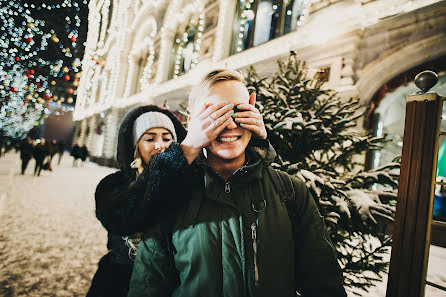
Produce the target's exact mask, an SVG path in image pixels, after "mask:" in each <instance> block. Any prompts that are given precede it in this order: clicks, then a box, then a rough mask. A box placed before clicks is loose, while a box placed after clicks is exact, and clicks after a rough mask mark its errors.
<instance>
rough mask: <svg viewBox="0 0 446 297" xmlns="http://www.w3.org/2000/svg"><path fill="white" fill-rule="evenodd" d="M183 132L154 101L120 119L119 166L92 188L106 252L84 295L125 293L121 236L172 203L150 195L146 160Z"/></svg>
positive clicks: (127, 262)
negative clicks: (104, 236)
mask: <svg viewBox="0 0 446 297" xmlns="http://www.w3.org/2000/svg"><path fill="white" fill-rule="evenodd" d="M185 135H186V131H185V129H184V127H183V126H182V125H181V123H180V122H179V121H178V119H176V118H175V116H174V115H172V114H171V113H170V112H169V111H167V110H164V109H161V108H159V107H157V106H153V105H148V106H141V107H137V108H135V109H133V110H131V111H130V112H129V113H127V115H126V116H125V117H124V119H123V120H122V123H121V126H120V128H119V135H118V146H117V159H118V162H119V165H120V170H119V171H118V172H115V173H113V174H110V175H108V176H106V177H105V178H104V179H103V180H101V181H100V183H99V184H98V186H97V188H96V193H95V198H96V216H97V218H98V219H99V220H100V221H101V223H102V225H103V226H104V227H105V228H106V229H107V231H108V243H107V248H108V249H109V250H110V251H109V253H108V254H106V255H105V256H104V257H103V258H102V259H101V260H100V262H99V265H98V270H97V272H96V274H95V276H94V278H93V281H92V284H91V287H90V290H89V291H88V293H87V296H88V297H93V296H127V291H128V286H129V281H130V277H131V274H132V269H133V260H132V259H131V258H130V256H131V255H130V254H129V248H128V246H126V241H124V239H123V238H122V237H123V236H131V235H134V234H135V233H137V232H142V231H144V230H145V229H146V228H148V227H150V226H151V225H153V224H154V223H156V222H158V221H159V220H160V219H161V218H162V217H163V216H168V215H170V214H172V209H173V208H174V207H172V205H175V204H177V203H176V202H175V201H172V198H171V199H163V198H164V197H159V195H158V196H157V195H156V194H154V195H152V193H153V192H154V191H155V192H156V186H154V185H151V184H150V176H151V172H152V168H149V166H148V164H149V162H150V160H151V159H152V157H153V156H154V155H156V154H158V153H161V152H164V151H165V150H166V149H167V148H169V146H171V144H172V143H173V145H172V146H173V147H176V149H177V150H178V147H179V145H178V143H177V142H181V141H182V140H183V139H184V137H185ZM156 172H157V174H158V173H159V171H156ZM152 196H153V197H152ZM173 199H175V198H173ZM178 200H180V199H178ZM179 204H181V203H179ZM128 243H130V245H131V243H132V240H129V241H128Z"/></svg>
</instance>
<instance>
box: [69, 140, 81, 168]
mask: <svg viewBox="0 0 446 297" xmlns="http://www.w3.org/2000/svg"><path fill="white" fill-rule="evenodd" d="M80 151H81V149H80V147H79V144H78V143H77V142H76V143H75V144H74V145H73V147H72V148H71V153H70V154H71V156H72V157H73V167H77V165H78V160H79V158H80Z"/></svg>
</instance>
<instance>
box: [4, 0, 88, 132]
mask: <svg viewBox="0 0 446 297" xmlns="http://www.w3.org/2000/svg"><path fill="white" fill-rule="evenodd" d="M86 5H87V2H86V1H83V2H81V1H75V0H64V1H43V0H39V1H31V2H29V1H28V2H26V1H8V0H0V19H1V22H2V26H1V27H0V34H1V41H0V43H1V49H0V100H1V102H0V137H9V138H23V137H24V135H25V134H26V133H27V132H28V131H29V130H31V129H32V128H33V127H34V126H37V125H40V124H41V123H42V121H41V120H42V118H43V117H44V116H47V115H49V114H51V112H52V110H53V108H52V107H51V103H52V102H53V101H54V102H55V103H56V105H58V106H59V107H60V113H63V112H65V111H70V110H73V109H74V101H75V95H76V92H75V88H76V86H77V81H78V78H77V77H78V72H79V71H80V69H81V68H80V67H81V65H80V59H81V58H82V55H83V45H82V42H83V41H84V40H85V38H86V26H85V25H84V26H83V27H81V25H80V24H81V18H83V19H86V18H87V9H86ZM81 8H82V9H81ZM79 41H80V42H81V43H79ZM73 88H74V90H73ZM62 103H63V105H64V107H62V106H61V105H62ZM60 113H59V111H58V113H57V114H60Z"/></svg>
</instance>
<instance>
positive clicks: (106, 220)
mask: <svg viewBox="0 0 446 297" xmlns="http://www.w3.org/2000/svg"><path fill="white" fill-rule="evenodd" d="M143 198H144V189H143V188H142V187H134V186H132V184H131V183H130V182H129V181H128V180H127V179H126V178H125V176H124V174H123V173H122V172H121V171H118V172H116V173H112V174H110V175H108V176H106V177H105V178H104V179H102V180H101V181H100V182H99V184H98V186H97V187H96V192H95V200H96V217H97V218H98V220H99V221H101V223H102V225H103V226H104V227H105V229H107V231H109V232H110V233H113V234H116V235H122V236H125V235H131V234H134V233H136V232H139V231H141V230H142V226H141V228H138V218H135V216H134V213H135V209H136V205H137V204H138V203H141V201H142V200H143ZM140 229H141V230H140Z"/></svg>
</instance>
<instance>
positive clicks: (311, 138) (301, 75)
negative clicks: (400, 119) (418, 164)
mask: <svg viewBox="0 0 446 297" xmlns="http://www.w3.org/2000/svg"><path fill="white" fill-rule="evenodd" d="M246 83H247V85H248V89H249V91H250V92H255V93H256V94H257V107H258V109H259V110H260V112H261V113H262V115H263V118H264V122H265V126H266V128H267V131H268V139H269V140H270V141H271V143H272V145H273V147H274V148H275V149H276V151H277V153H278V157H277V160H276V162H275V163H274V164H273V166H275V167H276V168H278V169H281V170H283V171H286V172H288V173H289V174H292V175H294V176H296V177H298V178H300V179H302V180H303V181H305V182H306V184H307V186H308V187H309V189H310V192H311V193H312V195H313V197H314V198H315V200H316V202H317V204H318V207H319V210H320V212H321V214H322V215H323V216H324V218H325V222H326V225H327V228H328V230H329V233H330V236H331V239H332V241H333V243H334V245H335V247H336V249H337V251H338V258H339V261H340V264H341V267H342V269H343V272H344V279H345V286H346V288H347V290H349V291H351V292H353V293H356V294H358V295H360V293H361V290H365V291H367V289H368V288H370V287H371V286H373V284H374V282H376V281H378V280H380V279H381V276H382V274H383V273H384V272H385V271H386V268H387V265H388V263H387V262H386V261H385V260H384V256H385V255H386V254H387V253H388V252H389V247H390V246H391V238H390V236H389V235H388V234H386V232H385V228H386V225H387V223H389V222H392V221H393V214H394V212H395V205H396V189H395V188H396V185H397V179H398V172H399V171H398V169H399V162H398V160H397V159H396V160H395V162H393V163H391V164H388V165H386V166H384V167H382V168H378V169H374V170H369V171H364V170H363V168H364V162H363V161H362V160H364V154H365V153H366V152H367V151H371V150H379V149H380V148H381V144H382V143H383V142H384V141H386V139H385V138H383V137H374V136H372V135H370V134H369V133H367V132H363V131H360V130H361V129H358V127H357V125H358V120H359V119H360V118H361V117H362V116H363V111H362V108H361V106H360V104H359V100H354V99H350V100H343V99H341V98H339V97H338V95H337V94H336V92H334V91H333V90H329V89H326V88H324V76H323V75H320V74H317V75H315V77H313V78H308V72H307V70H306V68H305V64H304V63H303V62H301V61H299V60H298V58H297V56H296V54H295V53H294V52H291V54H290V56H289V57H288V59H287V61H285V62H284V61H279V62H278V72H277V74H275V75H274V76H272V77H268V78H266V77H265V78H260V77H259V76H258V74H257V73H256V71H255V69H254V68H253V67H251V68H250V69H249V71H248V75H247V78H246ZM377 188H379V190H378V189H377Z"/></svg>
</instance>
